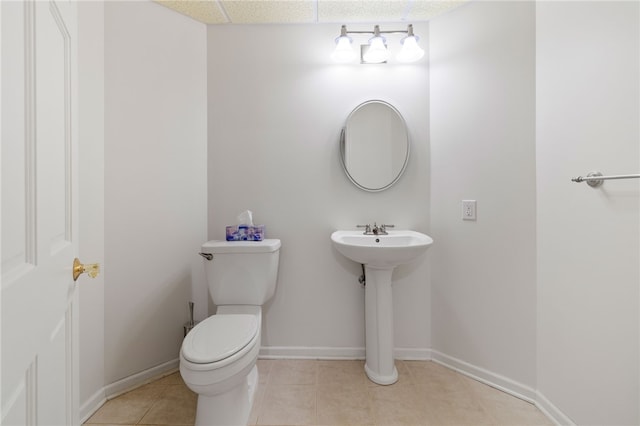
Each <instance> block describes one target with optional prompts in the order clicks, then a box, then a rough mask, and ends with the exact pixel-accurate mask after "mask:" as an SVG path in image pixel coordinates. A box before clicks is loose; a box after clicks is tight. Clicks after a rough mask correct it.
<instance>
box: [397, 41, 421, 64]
mask: <svg viewBox="0 0 640 426" xmlns="http://www.w3.org/2000/svg"><path fill="white" fill-rule="evenodd" d="M423 56H424V50H422V49H421V48H420V46H418V38H417V37H416V36H409V37H405V38H403V39H402V50H400V53H398V57H397V59H398V61H400V62H415V61H417V60H418V59H420V58H422V57H423Z"/></svg>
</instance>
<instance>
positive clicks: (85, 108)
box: [78, 2, 105, 418]
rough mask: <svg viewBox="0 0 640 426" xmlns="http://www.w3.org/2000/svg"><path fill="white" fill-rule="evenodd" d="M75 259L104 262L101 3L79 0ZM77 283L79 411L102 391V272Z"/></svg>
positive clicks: (97, 400)
mask: <svg viewBox="0 0 640 426" xmlns="http://www.w3.org/2000/svg"><path fill="white" fill-rule="evenodd" d="M78 32H79V37H78V41H79V45H78V85H79V106H80V107H79V108H78V113H79V138H80V143H79V156H80V161H79V173H80V200H79V203H80V244H79V246H80V247H79V251H80V260H82V261H83V262H86V263H94V262H99V263H101V264H103V263H104V5H103V3H102V2H78ZM78 282H79V283H80V284H79V289H78V292H79V303H78V305H79V318H80V320H79V323H80V341H79V358H80V359H79V361H80V405H81V406H80V411H81V412H80V417H81V418H82V417H84V416H85V415H86V414H87V411H91V410H92V409H93V408H94V407H95V406H96V404H99V403H101V402H102V400H103V399H104V397H105V394H104V390H103V389H104V384H105V383H104V361H105V358H104V326H105V324H104V273H101V274H99V275H98V276H97V277H96V278H94V279H91V280H89V279H86V280H81V281H78Z"/></svg>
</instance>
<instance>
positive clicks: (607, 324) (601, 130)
mask: <svg viewBox="0 0 640 426" xmlns="http://www.w3.org/2000/svg"><path fill="white" fill-rule="evenodd" d="M536 31H537V38H536V43H537V52H536V54H537V64H536V72H537V80H536V85H537V126H536V133H537V185H538V232H537V238H538V389H539V392H540V393H541V395H542V396H543V397H544V398H546V399H547V400H548V401H550V404H551V405H553V406H555V407H549V409H550V411H553V410H554V409H556V410H558V411H559V412H560V415H559V416H558V417H560V418H562V416H564V417H565V421H573V422H575V423H577V424H585V425H587V424H610V425H614V424H615V425H622V424H628V425H630V424H638V423H640V413H639V410H640V403H639V401H640V392H639V389H638V387H639V385H640V380H639V379H640V371H639V363H640V351H639V343H640V342H639V332H640V330H639V324H640V311H639V290H638V284H639V283H640V264H639V263H640V248H639V245H640V224H639V218H640V202H639V194H640V191H639V189H640V184H639V182H638V181H637V180H628V181H608V182H605V183H604V185H603V186H602V187H601V188H598V189H593V188H591V187H589V186H588V185H586V184H584V183H582V184H576V183H572V182H570V178H571V177H575V176H577V175H585V174H586V173H588V172H589V171H592V170H599V171H601V172H602V173H604V174H625V173H638V172H640V143H639V140H640V128H639V126H640V123H639V121H640V95H639V93H640V66H639V65H640V7H639V4H638V2H566V3H564V2H561V3H559V2H540V3H538V5H537V13H536Z"/></svg>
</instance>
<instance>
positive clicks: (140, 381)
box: [104, 358, 180, 399]
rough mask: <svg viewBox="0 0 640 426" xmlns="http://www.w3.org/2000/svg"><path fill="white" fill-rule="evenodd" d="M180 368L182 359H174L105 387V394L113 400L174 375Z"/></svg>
mask: <svg viewBox="0 0 640 426" xmlns="http://www.w3.org/2000/svg"><path fill="white" fill-rule="evenodd" d="M179 367H180V359H178V358H176V359H172V360H171V361H167V362H165V363H162V364H160V365H156V366H155V367H151V368H149V369H147V370H144V371H141V372H139V373H136V374H133V375H131V376H128V377H125V378H124V379H120V380H118V381H117V382H114V383H111V384H110V385H107V386H105V387H104V392H105V394H106V396H107V399H112V398H115V397H117V396H119V395H122V394H123V393H125V392H129V391H131V390H133V389H135V388H138V387H140V386H142V385H146V384H147V383H151V382H153V381H154V380H158V379H159V378H161V377H164V376H168V375H169V374H173V373H175V372H176V371H177V370H178V368H179Z"/></svg>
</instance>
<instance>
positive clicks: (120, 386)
mask: <svg viewBox="0 0 640 426" xmlns="http://www.w3.org/2000/svg"><path fill="white" fill-rule="evenodd" d="M179 366H180V360H179V359H178V358H176V359H173V360H171V361H168V362H165V363H162V364H160V365H156V366H155V367H151V368H149V369H147V370H144V371H141V372H139V373H136V374H133V375H131V376H128V377H125V378H124V379H121V380H118V381H117V382H114V383H111V384H109V385H106V386H105V387H103V388H102V389H99V390H98V391H96V393H94V394H93V395H92V396H91V397H90V398H89V399H88V400H87V401H85V402H84V403H83V404H82V405H81V408H80V419H81V423H84V422H86V421H87V420H88V419H89V417H91V416H92V415H93V414H94V413H95V412H96V411H98V409H99V408H100V407H102V405H103V404H104V403H105V402H107V401H108V400H110V399H113V398H116V397H118V396H120V395H122V394H123V393H125V392H129V391H132V390H134V389H136V388H139V387H140V386H143V385H146V384H147V383H151V382H153V381H155V380H158V379H161V378H162V377H164V376H168V375H169V374H173V373H175V372H176V371H177V370H178V368H179Z"/></svg>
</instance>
